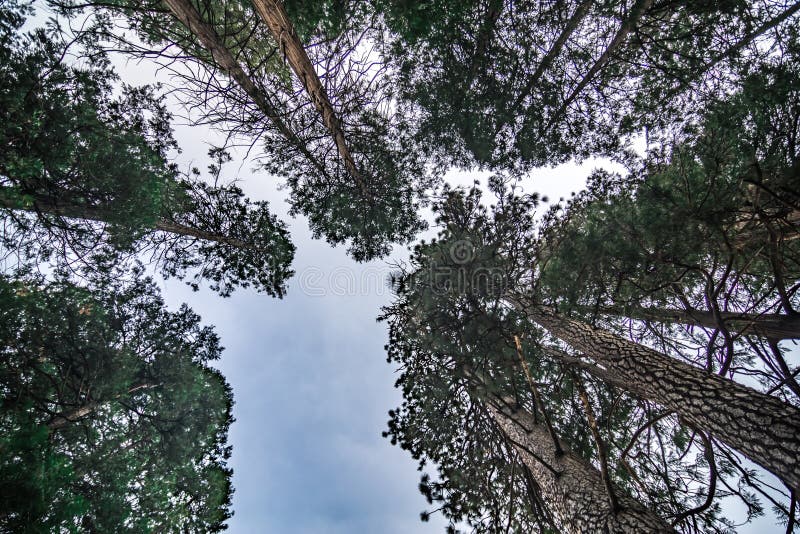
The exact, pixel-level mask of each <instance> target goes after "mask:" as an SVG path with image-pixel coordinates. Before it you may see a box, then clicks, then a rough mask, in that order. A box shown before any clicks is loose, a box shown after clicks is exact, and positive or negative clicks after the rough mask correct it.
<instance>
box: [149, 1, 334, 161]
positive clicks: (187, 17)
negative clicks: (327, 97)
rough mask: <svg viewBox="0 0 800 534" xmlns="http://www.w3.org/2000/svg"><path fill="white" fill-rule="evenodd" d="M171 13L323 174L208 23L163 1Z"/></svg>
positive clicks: (187, 4)
mask: <svg viewBox="0 0 800 534" xmlns="http://www.w3.org/2000/svg"><path fill="white" fill-rule="evenodd" d="M164 3H165V4H166V5H167V7H168V8H169V9H170V11H171V12H172V14H173V15H174V16H175V18H177V19H178V20H179V21H180V22H181V23H182V24H183V25H184V26H186V27H187V28H188V29H189V31H190V32H192V34H194V35H195V36H196V37H197V39H198V41H200V44H202V45H203V46H204V47H205V48H206V49H207V50H208V51H209V53H210V54H211V57H213V58H214V61H216V62H217V65H219V67H220V68H221V69H222V70H224V71H225V72H226V73H227V74H228V76H230V77H231V78H233V80H234V81H235V82H236V83H237V84H238V85H239V87H241V88H242V89H243V90H244V92H245V93H247V95H248V96H249V97H250V98H252V99H253V102H254V103H255V104H256V106H258V108H259V109H260V110H261V111H262V113H264V115H266V117H267V118H268V119H269V120H270V121H271V122H272V124H273V125H274V126H275V128H277V130H278V131H279V132H281V134H282V135H283V136H284V137H285V138H286V139H287V140H288V141H289V142H290V143H291V144H292V145H294V147H295V148H296V149H297V150H299V151H300V152H301V153H302V154H303V155H304V156H305V157H306V159H307V160H308V161H309V163H311V165H313V166H314V167H315V168H316V169H317V170H318V171H319V172H320V173H321V174H323V175H327V171H326V170H325V168H324V166H323V165H322V164H321V163H320V162H319V160H318V159H317V158H315V157H314V155H313V154H311V152H309V150H308V147H307V146H306V144H305V143H304V142H303V141H301V140H300V138H298V137H297V134H295V133H294V132H293V131H292V129H291V128H289V126H288V125H287V124H286V123H285V122H284V120H283V118H282V117H281V115H280V113H279V112H278V110H277V109H276V108H275V106H273V105H272V103H271V102H270V100H269V98H268V97H267V95H266V94H265V93H264V92H263V91H262V90H261V89H260V88H259V87H258V86H257V85H256V84H255V82H254V81H253V79H252V78H251V77H250V76H249V75H248V74H247V73H246V72H245V71H244V69H243V68H242V66H241V65H240V64H239V62H238V61H237V60H236V58H235V57H234V56H233V54H232V53H231V51H230V50H228V48H227V47H226V46H225V43H224V42H223V40H222V38H221V37H220V36H219V34H218V33H217V31H216V30H215V29H214V28H213V26H211V25H210V24H208V23H206V22H205V21H204V20H203V18H202V17H201V16H200V13H199V12H198V11H197V9H196V8H195V7H194V4H192V2H191V0H164Z"/></svg>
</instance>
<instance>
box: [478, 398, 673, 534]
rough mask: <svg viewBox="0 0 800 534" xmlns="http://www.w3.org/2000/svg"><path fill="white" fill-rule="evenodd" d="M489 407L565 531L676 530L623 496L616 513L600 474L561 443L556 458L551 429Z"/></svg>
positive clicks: (522, 414) (522, 415)
mask: <svg viewBox="0 0 800 534" xmlns="http://www.w3.org/2000/svg"><path fill="white" fill-rule="evenodd" d="M487 408H488V410H489V412H490V414H491V415H492V417H493V418H494V419H495V421H496V422H497V425H498V427H499V428H500V430H501V431H502V433H503V434H504V435H505V436H506V437H507V438H508V440H509V441H510V442H511V443H512V445H513V446H514V448H515V449H516V450H517V452H518V453H519V455H520V458H522V461H523V462H524V463H525V465H526V466H527V467H528V469H529V470H530V472H531V475H532V476H533V478H534V480H535V481H536V483H537V484H538V486H539V488H540V491H541V495H542V497H543V500H544V501H545V502H546V503H547V505H548V508H549V509H550V511H551V512H552V513H553V516H554V517H555V518H556V520H557V521H558V523H559V524H560V526H561V528H562V529H563V531H564V532H569V533H576V534H579V533H580V534H582V533H587V532H605V533H608V534H614V533H630V534H634V533H637V534H638V533H646V532H674V530H673V529H672V528H671V527H669V526H668V525H667V524H666V523H665V522H664V521H663V520H662V519H661V518H660V517H658V516H657V515H656V514H655V513H653V512H652V511H650V510H647V509H646V508H645V507H644V506H643V505H642V504H641V503H639V502H638V501H636V500H635V499H632V498H630V497H628V496H625V495H619V496H618V500H619V510H618V511H617V512H616V513H615V512H614V510H613V509H612V507H611V505H610V503H609V499H608V493H607V492H606V488H605V486H604V485H603V481H602V479H601V477H600V473H599V472H598V470H597V469H595V468H594V467H593V466H592V465H591V464H589V463H588V462H587V461H585V460H584V459H583V458H581V457H580V456H578V455H577V454H575V453H574V452H572V451H570V450H569V449H568V448H567V447H565V446H564V445H563V444H562V449H563V450H564V452H563V454H560V455H559V454H556V452H555V449H554V447H553V442H552V440H551V438H550V434H549V432H548V431H547V428H545V426H544V425H543V424H541V423H536V422H535V421H534V419H533V417H532V416H531V415H530V414H528V413H526V412H523V411H517V412H515V413H511V412H510V411H509V410H508V409H503V410H501V409H498V408H497V407H494V406H491V405H489V406H487ZM542 462H545V463H546V464H548V465H549V466H551V467H552V468H553V469H555V470H556V471H557V472H558V474H555V473H553V472H552V471H551V470H550V469H548V467H547V466H546V465H544V464H543V463H542Z"/></svg>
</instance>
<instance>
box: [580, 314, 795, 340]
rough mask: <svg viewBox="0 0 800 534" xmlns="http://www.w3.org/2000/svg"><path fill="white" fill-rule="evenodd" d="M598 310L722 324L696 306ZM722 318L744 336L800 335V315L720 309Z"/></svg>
mask: <svg viewBox="0 0 800 534" xmlns="http://www.w3.org/2000/svg"><path fill="white" fill-rule="evenodd" d="M581 311H587V312H593V311H594V308H591V307H585V308H583V307H581ZM597 312H598V313H600V314H602V315H614V316H618V317H622V316H624V317H629V318H631V319H641V320H645V321H657V322H660V323H683V324H687V325H694V326H701V327H704V328H719V327H720V326H721V325H720V324H719V323H718V321H717V318H716V317H715V316H714V314H713V313H712V312H709V311H703V310H695V309H692V310H688V311H687V310H680V309H671V308H640V307H636V308H626V309H620V308H600V309H598V310H597ZM720 319H721V320H722V321H723V323H724V325H725V327H726V328H728V330H730V331H732V332H736V333H739V334H743V335H754V336H759V337H765V338H769V339H774V340H776V341H778V340H782V339H799V338H800V314H798V315H787V314H783V313H761V314H758V313H734V312H720Z"/></svg>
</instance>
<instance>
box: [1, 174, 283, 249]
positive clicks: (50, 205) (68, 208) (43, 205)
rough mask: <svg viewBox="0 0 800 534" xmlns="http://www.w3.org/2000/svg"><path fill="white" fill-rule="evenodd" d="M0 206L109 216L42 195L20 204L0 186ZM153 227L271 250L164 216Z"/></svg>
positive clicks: (74, 215) (86, 217) (102, 218)
mask: <svg viewBox="0 0 800 534" xmlns="http://www.w3.org/2000/svg"><path fill="white" fill-rule="evenodd" d="M0 208H6V209H10V210H20V211H28V212H31V213H47V214H49V215H57V216H59V217H66V218H68V219H81V220H85V221H95V222H99V223H107V222H108V221H109V220H110V218H111V217H110V216H109V213H108V209H105V208H98V207H96V206H80V205H69V204H58V203H57V202H55V201H54V200H53V199H50V198H45V197H44V196H38V197H35V198H34V200H33V203H32V204H31V205H30V206H20V205H19V203H18V202H16V201H14V200H11V199H9V198H8V197H7V196H6V195H5V194H4V192H3V188H0ZM153 229H154V230H160V231H162V232H166V233H169V234H175V235H179V236H183V237H194V238H197V239H201V240H203V241H214V242H216V243H219V244H221V245H228V246H231V247H234V248H240V249H251V250H259V251H261V252H265V253H267V252H271V251H270V250H268V249H266V248H264V247H258V246H256V245H255V244H253V243H247V242H245V241H242V240H240V239H234V238H230V237H227V236H224V235H219V234H213V233H210V232H203V231H202V230H198V229H197V228H193V227H191V226H187V225H185V224H181V223H177V222H175V221H172V220H168V219H166V218H162V219H160V220H158V221H156V223H155V225H153Z"/></svg>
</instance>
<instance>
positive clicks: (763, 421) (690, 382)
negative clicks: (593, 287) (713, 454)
mask: <svg viewBox="0 0 800 534" xmlns="http://www.w3.org/2000/svg"><path fill="white" fill-rule="evenodd" d="M525 309H526V311H527V312H528V313H529V314H530V316H531V318H532V319H533V320H534V321H536V322H537V323H539V324H540V325H541V326H543V327H544V328H546V329H547V330H548V331H550V333H551V334H553V335H555V336H556V337H558V338H560V339H561V340H562V341H564V342H566V343H568V344H569V345H571V346H572V347H573V348H574V349H576V350H579V351H581V352H584V353H585V354H586V356H589V357H590V358H593V359H595V360H597V361H598V362H599V363H601V364H602V365H603V367H604V368H605V369H604V371H605V372H608V373H613V374H615V375H617V376H618V377H619V380H620V382H621V383H624V384H625V386H624V387H625V389H627V390H628V391H629V392H630V393H632V394H633V395H635V396H637V397H640V398H643V399H647V400H650V401H653V402H656V403H658V404H661V405H663V406H665V407H667V408H669V409H671V410H674V411H675V412H677V413H678V414H679V415H680V416H682V417H683V418H685V419H686V420H687V421H688V422H689V423H691V424H693V425H696V426H698V427H699V428H701V429H704V430H706V431H708V432H710V433H711V434H712V435H714V437H716V438H718V439H719V440H721V441H723V442H725V443H727V444H728V445H729V446H731V447H733V448H734V449H736V450H738V451H739V452H741V453H742V454H744V455H745V456H747V457H748V458H750V459H751V460H752V461H754V462H755V463H757V464H759V465H760V466H762V467H763V468H764V469H767V470H768V471H771V472H772V473H774V474H775V475H777V476H778V477H779V478H781V479H782V480H783V481H784V482H785V483H786V485H787V486H788V487H789V488H791V489H793V490H795V491H796V490H797V489H798V488H800V461H798V459H799V458H800V409H798V408H796V407H794V406H792V405H790V404H787V403H785V402H783V401H781V400H780V399H778V398H776V397H772V396H770V395H766V394H764V393H760V392H758V391H756V390H754V389H752V388H749V387H746V386H743V385H741V384H737V383H736V382H734V381H732V380H728V379H725V378H722V377H720V376H719V375H716V374H711V373H707V372H705V371H703V370H702V369H699V368H697V367H694V366H692V365H689V364H686V363H683V362H680V361H678V360H676V359H674V358H670V357H669V356H667V355H665V354H662V353H660V352H658V351H655V350H653V349H650V348H648V347H645V346H643V345H640V344H638V343H634V342H632V341H629V340H626V339H624V338H622V337H619V336H617V335H614V334H612V333H610V332H607V331H605V330H602V329H599V328H594V327H592V326H590V325H588V324H586V323H583V322H581V321H576V320H574V319H570V318H568V317H564V316H561V315H558V314H557V313H555V312H554V311H553V310H551V309H549V308H545V307H539V306H526V307H525ZM589 370H590V369H589ZM590 372H591V370H590Z"/></svg>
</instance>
